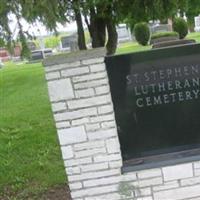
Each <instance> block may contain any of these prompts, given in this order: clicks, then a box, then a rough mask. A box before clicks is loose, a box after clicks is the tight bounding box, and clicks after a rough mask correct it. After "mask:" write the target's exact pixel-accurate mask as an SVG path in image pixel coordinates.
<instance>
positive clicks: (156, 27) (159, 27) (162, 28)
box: [150, 24, 172, 33]
mask: <svg viewBox="0 0 200 200" xmlns="http://www.w3.org/2000/svg"><path fill="white" fill-rule="evenodd" d="M150 31H151V33H158V32H168V31H172V25H170V24H151V25H150Z"/></svg>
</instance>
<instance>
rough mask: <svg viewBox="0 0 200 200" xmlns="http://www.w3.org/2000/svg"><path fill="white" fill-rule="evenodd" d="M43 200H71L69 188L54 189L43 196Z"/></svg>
mask: <svg viewBox="0 0 200 200" xmlns="http://www.w3.org/2000/svg"><path fill="white" fill-rule="evenodd" d="M41 200H71V196H70V190H69V187H68V186H60V187H56V188H52V189H50V190H48V191H47V192H46V193H44V194H43V195H42V196H41Z"/></svg>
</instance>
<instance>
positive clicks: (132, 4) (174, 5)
mask: <svg viewBox="0 0 200 200" xmlns="http://www.w3.org/2000/svg"><path fill="white" fill-rule="evenodd" d="M178 10H180V13H181V14H183V13H184V12H186V14H187V16H188V19H189V21H190V22H192V21H193V19H194V16H196V15H198V14H199V13H200V0H142V1H141V0H131V1H130V0H123V1H120V0H42V1H37V0H1V2H0V16H1V18H0V44H2V43H6V44H7V45H8V46H10V44H11V43H12V33H11V31H10V28H9V15H10V14H11V13H12V14H14V15H15V17H16V19H17V23H18V29H19V40H20V41H21V44H22V47H23V48H24V49H25V50H24V51H23V52H24V53H25V52H26V50H27V49H26V48H27V46H26V42H25V41H26V39H27V38H28V37H29V36H30V35H29V33H26V32H24V31H23V29H22V24H21V21H20V20H21V19H22V18H24V19H26V20H27V21H28V22H29V23H34V22H36V21H40V22H42V23H43V24H44V25H45V26H46V27H47V28H48V29H49V30H51V31H55V32H56V26H57V23H58V22H59V23H66V22H70V21H76V24H77V33H78V45H79V49H80V50H82V49H86V48H87V47H86V43H85V36H84V28H83V23H84V22H85V24H86V25H87V27H88V30H89V33H90V37H91V42H92V47H93V48H96V47H103V46H106V47H107V51H108V54H113V53H114V52H115V49H116V47H117V31H116V25H117V24H118V23H121V22H122V23H127V24H128V25H129V26H130V27H131V28H133V27H134V25H135V23H137V22H142V21H144V22H148V21H149V20H156V19H160V20H161V21H167V19H168V18H169V17H170V18H173V17H174V16H175V15H176V14H177V11H178ZM106 32H107V33H108V34H107V39H106Z"/></svg>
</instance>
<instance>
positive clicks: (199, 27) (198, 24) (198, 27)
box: [194, 15, 200, 32]
mask: <svg viewBox="0 0 200 200" xmlns="http://www.w3.org/2000/svg"><path fill="white" fill-rule="evenodd" d="M194 21H195V28H194V30H195V31H196V32H200V15H199V16H197V17H195V18H194Z"/></svg>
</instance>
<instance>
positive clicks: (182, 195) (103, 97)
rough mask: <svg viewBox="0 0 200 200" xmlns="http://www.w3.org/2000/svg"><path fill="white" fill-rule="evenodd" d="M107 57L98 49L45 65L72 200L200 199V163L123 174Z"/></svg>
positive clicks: (45, 63)
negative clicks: (105, 59)
mask: <svg viewBox="0 0 200 200" xmlns="http://www.w3.org/2000/svg"><path fill="white" fill-rule="evenodd" d="M104 57H105V51H104V49H97V50H91V51H83V52H79V53H76V54H70V55H68V56H67V55H61V56H57V57H54V56H53V57H50V58H48V59H47V60H45V61H44V66H45V74H46V80H47V84H48V91H49V97H50V101H51V105H52V111H53V115H54V119H55V123H56V127H57V134H58V138H59V142H60V145H61V151H62V156H63V160H64V165H65V169H66V173H67V175H68V182H69V187H70V190H71V196H72V199H73V200H122V199H132V200H182V199H185V200H200V162H191V163H185V164H181V165H176V166H167V167H161V168H156V169H150V170H142V171H134V172H131V173H124V174H122V172H121V167H122V157H121V151H120V144H119V139H118V135H117V128H116V122H115V116H114V110H113V104H112V99H111V94H110V88H109V81H108V77H107V72H106V69H105V64H104Z"/></svg>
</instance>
